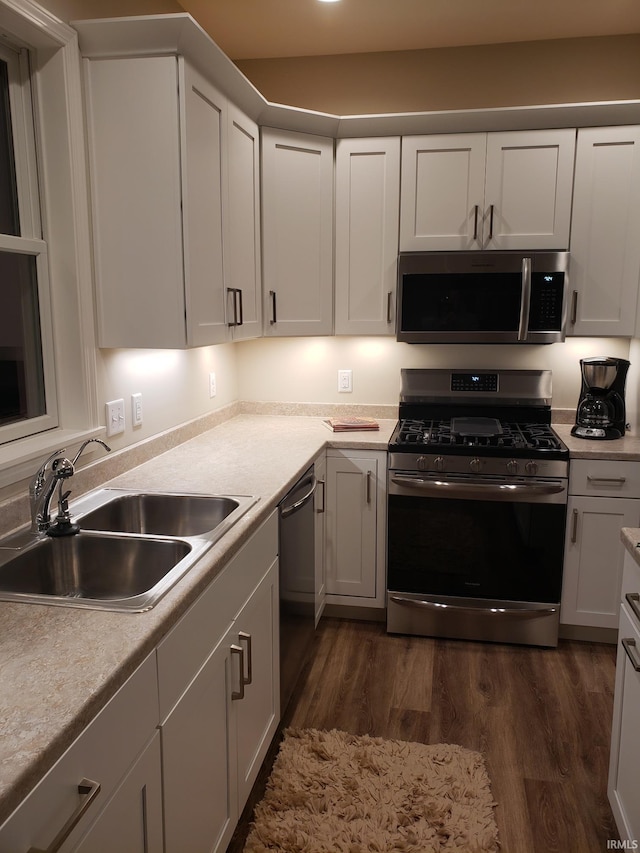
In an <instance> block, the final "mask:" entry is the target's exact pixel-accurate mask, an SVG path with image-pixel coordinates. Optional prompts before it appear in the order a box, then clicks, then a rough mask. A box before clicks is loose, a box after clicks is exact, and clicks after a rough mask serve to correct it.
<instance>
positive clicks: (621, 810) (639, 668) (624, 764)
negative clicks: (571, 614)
mask: <svg viewBox="0 0 640 853" xmlns="http://www.w3.org/2000/svg"><path fill="white" fill-rule="evenodd" d="M639 602H640V567H638V565H637V563H636V562H635V560H634V559H633V557H632V556H631V555H630V554H625V562H624V577H623V583H622V603H621V607H620V630H619V639H618V659H617V663H616V686H615V695H614V703H613V722H612V728H611V756H610V762H609V786H608V794H609V802H610V804H611V810H612V811H613V816H614V818H615V821H616V826H617V827H618V832H619V833H620V838H621V839H622V841H625V842H627V847H626V849H628V850H634V849H636V848H637V845H638V843H640V785H639V784H638V767H639V766H640V738H639V737H638V718H639V716H640V606H639ZM634 844H635V846H631V845H634Z"/></svg>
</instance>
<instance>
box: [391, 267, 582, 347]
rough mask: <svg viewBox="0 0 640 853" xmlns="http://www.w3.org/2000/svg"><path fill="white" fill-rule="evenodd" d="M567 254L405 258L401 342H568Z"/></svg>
mask: <svg viewBox="0 0 640 853" xmlns="http://www.w3.org/2000/svg"><path fill="white" fill-rule="evenodd" d="M568 274H569V253H568V252H517V251H508V252H492V251H488V252H407V253H402V254H401V255H400V256H399V258H398V300H397V319H396V338H397V340H399V341H406V342H407V343H413V344H431V343H441V344H492V343H499V344H551V343H556V342H557V341H563V340H564V337H565V324H566V314H567V307H566V304H567V294H568V292H569V291H568V284H569V282H568Z"/></svg>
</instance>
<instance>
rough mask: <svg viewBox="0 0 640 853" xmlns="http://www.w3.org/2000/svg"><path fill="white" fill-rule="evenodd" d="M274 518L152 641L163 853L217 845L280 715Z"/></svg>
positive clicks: (226, 836) (201, 851)
mask: <svg viewBox="0 0 640 853" xmlns="http://www.w3.org/2000/svg"><path fill="white" fill-rule="evenodd" d="M277 535H278V529H277V516H276V515H273V516H271V517H270V519H269V520H268V521H267V522H265V524H264V525H263V526H262V527H261V528H260V529H259V530H258V531H257V532H256V533H255V534H254V535H253V536H252V537H251V539H250V540H249V541H248V542H247V544H246V545H245V546H244V547H243V548H242V550H241V551H240V552H239V553H238V554H237V555H236V557H234V558H233V560H231V562H230V563H229V565H228V566H227V567H226V568H225V569H224V570H223V571H222V572H221V574H220V575H219V576H218V577H217V578H216V579H215V580H214V581H213V583H212V584H211V585H210V586H209V587H208V588H207V589H206V590H205V591H204V593H203V594H202V595H201V596H200V598H199V599H198V600H197V601H196V602H195V603H194V604H193V605H192V607H191V608H190V610H189V611H187V613H186V614H185V615H184V616H183V617H182V619H181V620H180V622H179V623H178V624H177V625H176V626H175V628H174V629H173V630H172V631H171V633H170V634H169V635H168V636H167V637H166V638H165V640H163V642H162V643H161V644H160V646H159V647H158V678H159V693H160V716H161V735H162V772H163V783H164V820H165V853H189V852H190V851H193V853H210V851H220V850H225V849H226V847H227V845H228V843H229V841H230V839H231V836H232V835H233V831H234V829H235V826H236V823H237V819H238V817H239V815H240V813H241V812H242V809H243V807H244V804H245V802H246V800H247V798H248V796H249V792H250V790H251V787H252V785H253V783H254V781H255V778H256V776H257V774H258V770H259V769H260V765H261V763H262V761H263V759H264V757H265V755H266V752H267V749H268V747H269V744H270V743H271V740H272V738H273V735H274V734H275V731H276V728H277V725H278V722H279V716H280V708H279V641H278V561H277Z"/></svg>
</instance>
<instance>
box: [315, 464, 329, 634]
mask: <svg viewBox="0 0 640 853" xmlns="http://www.w3.org/2000/svg"><path fill="white" fill-rule="evenodd" d="M313 468H314V471H313V473H314V474H315V475H316V479H317V481H318V488H317V489H316V493H315V496H314V502H313V509H314V512H315V529H314V532H315V546H316V556H315V561H314V562H315V566H314V569H315V579H316V580H315V611H316V627H317V626H318V622H319V621H320V617H321V616H322V611H323V610H324V605H325V598H326V594H327V567H326V561H325V541H326V525H325V518H326V506H327V460H326V457H325V455H324V453H323V454H322V456H321V457H319V458H318V459H316V461H315V462H314V465H313Z"/></svg>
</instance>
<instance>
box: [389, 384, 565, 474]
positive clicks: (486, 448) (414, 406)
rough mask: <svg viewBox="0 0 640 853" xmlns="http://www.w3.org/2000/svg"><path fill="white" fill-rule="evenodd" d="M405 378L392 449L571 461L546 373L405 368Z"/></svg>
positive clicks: (390, 444)
mask: <svg viewBox="0 0 640 853" xmlns="http://www.w3.org/2000/svg"><path fill="white" fill-rule="evenodd" d="M401 376H402V393H401V395H400V405H399V417H400V420H399V423H398V425H397V427H396V429H395V431H394V433H393V435H392V436H391V440H390V442H389V450H392V451H394V452H401V453H411V452H413V453H429V452H433V453H440V454H443V455H444V454H446V455H447V456H450V455H474V456H486V457H490V456H495V457H498V458H502V457H509V458H515V459H518V458H525V457H526V458H545V459H562V460H566V459H568V458H569V450H568V448H567V447H566V445H565V444H564V443H563V442H562V441H561V439H560V438H559V437H558V436H557V435H556V433H555V432H554V431H553V429H552V427H551V373H550V371H548V370H476V371H474V370H459V369H451V370H443V369H439V368H438V369H407V370H402V371H401Z"/></svg>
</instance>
